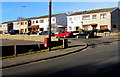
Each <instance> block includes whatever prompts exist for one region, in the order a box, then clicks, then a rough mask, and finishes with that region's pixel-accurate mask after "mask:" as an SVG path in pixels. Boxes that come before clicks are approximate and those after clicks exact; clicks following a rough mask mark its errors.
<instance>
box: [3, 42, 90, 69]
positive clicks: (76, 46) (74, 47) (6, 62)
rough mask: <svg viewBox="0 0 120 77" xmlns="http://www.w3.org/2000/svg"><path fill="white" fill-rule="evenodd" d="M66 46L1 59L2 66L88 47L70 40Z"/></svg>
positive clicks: (37, 59) (15, 64)
mask: <svg viewBox="0 0 120 77" xmlns="http://www.w3.org/2000/svg"><path fill="white" fill-rule="evenodd" d="M70 42H71V43H70V44H69V46H68V48H65V49H63V48H61V49H57V50H52V51H50V52H42V53H36V54H29V55H25V56H18V57H14V58H8V59H2V68H3V69H4V68H9V67H14V66H18V65H23V64H28V63H32V62H37V61H42V60H47V59H53V58H57V57H61V56H65V55H69V54H71V53H75V52H79V51H80V50H83V49H85V48H87V47H88V45H87V44H86V43H85V42H82V41H75V40H72V41H70Z"/></svg>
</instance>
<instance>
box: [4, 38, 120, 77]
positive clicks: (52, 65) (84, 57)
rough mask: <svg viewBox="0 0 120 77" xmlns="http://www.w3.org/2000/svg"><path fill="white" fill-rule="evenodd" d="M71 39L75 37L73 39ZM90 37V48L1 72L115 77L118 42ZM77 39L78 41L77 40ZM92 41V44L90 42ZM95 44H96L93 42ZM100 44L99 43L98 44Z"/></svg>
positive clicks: (50, 76)
mask: <svg viewBox="0 0 120 77" xmlns="http://www.w3.org/2000/svg"><path fill="white" fill-rule="evenodd" d="M73 40H74V39H73ZM92 40H93V39H91V40H90V41H88V40H87V42H89V43H90V44H89V45H90V47H88V48H87V49H85V50H83V51H80V52H76V53H73V54H69V55H66V56H62V57H58V58H54V59H49V60H45V61H40V62H34V63H30V64H26V65H20V66H16V67H11V68H5V69H3V70H2V72H3V75H7V76H14V77H15V76H16V77H19V76H21V75H22V77H29V76H30V77H31V76H32V77H42V76H46V77H64V76H66V77H67V76H68V77H75V76H77V77H80V76H82V77H85V76H95V77H103V76H111V77H117V76H118V75H119V71H120V69H119V68H120V65H119V61H118V56H119V50H118V48H119V47H118V46H119V45H118V42H119V41H114V42H113V41H112V40H111V39H110V41H112V42H110V41H109V40H108V41H109V42H105V39H104V40H101V42H102V43H101V44H100V42H99V41H100V40H98V39H97V41H96V42H95V40H93V41H92ZM76 41H79V39H78V40H76ZM93 42H94V44H93ZM95 43H96V45H95ZM98 44H99V45H98Z"/></svg>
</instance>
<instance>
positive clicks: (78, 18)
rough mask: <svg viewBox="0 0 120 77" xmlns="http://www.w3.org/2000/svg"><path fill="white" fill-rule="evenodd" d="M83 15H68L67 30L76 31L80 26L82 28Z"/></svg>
mask: <svg viewBox="0 0 120 77" xmlns="http://www.w3.org/2000/svg"><path fill="white" fill-rule="evenodd" d="M81 22H82V15H73V14H72V15H68V16H67V31H76V30H77V29H78V28H81V29H82V23H81Z"/></svg>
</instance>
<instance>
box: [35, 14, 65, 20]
mask: <svg viewBox="0 0 120 77" xmlns="http://www.w3.org/2000/svg"><path fill="white" fill-rule="evenodd" d="M61 14H64V13H61ZM61 14H54V15H51V17H56V16H59V15H61ZM47 17H49V15H46V16H40V17H37V18H36V19H39V18H47Z"/></svg>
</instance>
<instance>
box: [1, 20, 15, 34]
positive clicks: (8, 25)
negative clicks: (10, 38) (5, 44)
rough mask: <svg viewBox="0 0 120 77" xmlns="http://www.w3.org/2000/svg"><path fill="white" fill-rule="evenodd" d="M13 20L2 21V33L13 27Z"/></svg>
mask: <svg viewBox="0 0 120 77" xmlns="http://www.w3.org/2000/svg"><path fill="white" fill-rule="evenodd" d="M12 22H13V21H8V22H4V23H2V24H1V28H2V30H1V31H2V33H3V34H4V33H8V32H9V31H10V30H11V29H13V23H12Z"/></svg>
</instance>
